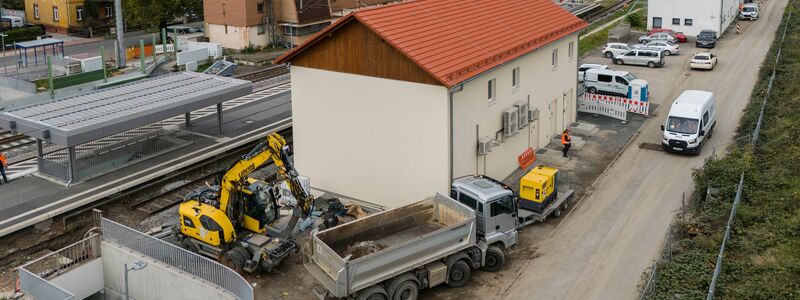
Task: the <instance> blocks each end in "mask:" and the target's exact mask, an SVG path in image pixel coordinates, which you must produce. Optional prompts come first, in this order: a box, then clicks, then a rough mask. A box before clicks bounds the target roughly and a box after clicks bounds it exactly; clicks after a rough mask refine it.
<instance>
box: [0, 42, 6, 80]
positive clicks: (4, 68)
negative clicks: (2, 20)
mask: <svg viewBox="0 0 800 300" xmlns="http://www.w3.org/2000/svg"><path fill="white" fill-rule="evenodd" d="M7 36H8V35H7V34H2V33H0V43H1V44H2V47H3V74H6V73H8V69H7V66H6V37H7Z"/></svg>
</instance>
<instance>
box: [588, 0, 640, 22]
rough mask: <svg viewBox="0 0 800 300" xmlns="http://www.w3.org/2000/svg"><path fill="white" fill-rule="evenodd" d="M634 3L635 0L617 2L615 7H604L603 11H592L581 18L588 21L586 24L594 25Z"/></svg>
mask: <svg viewBox="0 0 800 300" xmlns="http://www.w3.org/2000/svg"><path fill="white" fill-rule="evenodd" d="M633 2H635V1H634V0H620V1H619V2H617V3H616V4H614V5H611V6H609V7H604V8H602V9H598V10H594V11H590V12H588V13H587V14H586V15H583V16H579V17H581V18H582V19H584V20H586V22H589V23H594V22H597V21H600V20H602V19H605V18H606V17H608V16H610V15H612V14H614V12H616V11H617V10H620V9H623V8H625V5H630V4H632V3H633Z"/></svg>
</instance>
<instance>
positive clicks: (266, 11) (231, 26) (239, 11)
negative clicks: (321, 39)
mask: <svg viewBox="0 0 800 300" xmlns="http://www.w3.org/2000/svg"><path fill="white" fill-rule="evenodd" d="M203 11H204V15H205V27H206V35H207V37H208V38H209V40H210V41H211V42H212V43H220V44H222V46H224V47H225V48H232V49H242V48H244V47H247V46H248V45H249V44H251V43H252V44H253V45H255V46H265V45H268V44H272V43H283V44H286V45H290V46H291V45H298V44H300V43H302V42H303V41H305V40H306V39H308V38H309V37H310V36H311V35H313V34H314V33H317V32H319V31H320V30H322V29H323V28H325V27H326V26H328V25H330V24H331V22H332V20H333V18H332V17H331V14H330V8H329V7H328V2H327V0H322V1H321V0H204V1H203Z"/></svg>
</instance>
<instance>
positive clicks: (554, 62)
mask: <svg viewBox="0 0 800 300" xmlns="http://www.w3.org/2000/svg"><path fill="white" fill-rule="evenodd" d="M551 63H552V65H553V68H555V67H558V49H553V59H552V62H551Z"/></svg>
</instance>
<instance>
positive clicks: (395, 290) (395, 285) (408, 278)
mask: <svg viewBox="0 0 800 300" xmlns="http://www.w3.org/2000/svg"><path fill="white" fill-rule="evenodd" d="M408 283H411V284H413V285H414V287H415V289H416V290H417V291H418V290H419V284H418V283H417V277H415V276H414V275H413V274H411V273H405V274H401V275H399V276H396V277H395V278H394V279H392V282H391V283H390V284H389V286H387V287H386V293H387V294H388V295H389V296H390V297H389V299H392V300H394V299H417V296H418V294H419V292H415V293H414V297H413V298H408V297H407V296H408V295H409V293H408V292H410V290H408V287H407V286H406V285H407V284H408ZM404 294H405V296H404Z"/></svg>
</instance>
